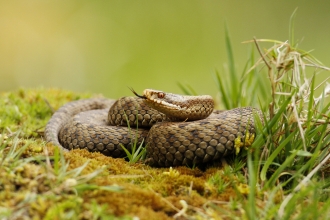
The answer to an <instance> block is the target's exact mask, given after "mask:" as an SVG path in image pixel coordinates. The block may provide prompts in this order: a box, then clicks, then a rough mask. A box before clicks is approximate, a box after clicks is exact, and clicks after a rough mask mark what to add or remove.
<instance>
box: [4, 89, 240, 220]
mask: <svg viewBox="0 0 330 220" xmlns="http://www.w3.org/2000/svg"><path fill="white" fill-rule="evenodd" d="M85 97H89V95H80V94H74V93H72V92H67V91H62V90H57V89H29V90H23V89H21V90H19V91H17V92H13V93H3V94H1V96H0V104H1V106H2V107H1V108H0V114H1V115H3V116H4V117H2V118H1V126H0V129H1V133H2V134H3V135H2V138H4V140H3V151H1V152H2V155H1V156H2V161H6V163H4V162H3V163H2V166H1V168H0V179H1V181H0V187H1V188H0V189H1V191H0V206H1V207H5V208H4V209H3V210H0V215H2V216H6V215H9V216H17V215H20V214H22V215H23V214H28V215H29V216H31V217H33V218H34V219H69V218H71V219H88V218H89V217H91V216H112V217H114V216H118V217H119V216H122V217H121V218H123V219H127V218H131V217H134V216H139V217H140V219H171V218H172V217H173V215H174V214H176V213H177V211H178V210H180V209H181V208H182V204H181V203H180V200H184V201H186V202H187V203H188V204H189V205H190V206H191V207H195V208H200V209H201V210H203V204H205V203H207V202H208V201H209V199H225V200H226V201H229V198H230V197H236V196H235V194H236V192H235V190H231V191H230V190H227V191H226V193H225V194H223V195H222V194H221V193H220V192H219V191H218V190H217V189H216V187H210V185H209V184H207V180H208V179H209V178H210V176H212V175H215V174H216V173H217V172H218V171H219V169H220V168H219V167H214V168H209V169H207V170H206V171H205V172H203V171H201V170H199V169H198V168H194V169H191V168H188V167H177V168H174V169H172V170H169V169H168V168H152V167H149V166H147V165H145V164H143V163H135V164H129V163H128V162H126V161H125V160H124V159H121V158H119V159H114V158H111V157H106V156H104V155H102V154H100V153H91V152H88V151H86V150H73V151H70V152H65V153H64V155H63V156H64V157H63V159H64V160H63V161H62V160H61V161H59V167H60V168H58V169H61V167H63V166H67V170H66V171H64V170H62V171H61V170H58V171H55V170H53V168H54V166H53V165H52V164H50V165H49V164H48V165H47V158H48V157H50V160H49V159H48V161H53V159H52V158H53V156H54V153H55V152H54V150H55V147H54V146H52V145H51V144H45V143H44V141H43V139H42V134H43V133H42V131H43V129H44V127H45V125H46V123H47V121H48V120H49V118H50V117H51V115H52V112H53V111H54V110H56V109H58V108H59V107H60V106H61V105H63V104H64V103H66V102H69V101H72V100H76V99H80V98H85ZM15 134H19V139H16V140H15V139H13V138H10V137H13V136H15ZM14 146H15V149H16V150H15V151H13V152H17V151H19V152H20V153H18V154H15V156H13V158H12V159H11V160H12V161H15V164H16V165H13V164H10V163H9V161H7V160H6V159H5V158H7V159H8V155H9V154H10V155H13V154H11V153H12V151H11V150H10V149H13V148H14ZM45 149H46V151H45ZM45 156H46V157H45ZM31 158H34V159H31ZM38 158H39V159H38ZM42 158H44V159H42ZM27 159H28V160H29V161H30V162H29V161H27ZM33 161H35V162H33ZM31 162H33V163H31ZM51 163H52V162H51ZM53 163H55V162H53ZM66 164H67V165H66ZM49 166H50V167H49ZM80 167H83V169H81V168H80ZM77 169H81V172H80V173H79V175H78V176H77V177H76V178H74V177H72V176H70V172H77ZM100 169H101V170H100ZM96 170H100V172H99V173H98V174H97V176H96V177H95V178H92V179H89V180H88V181H87V182H83V183H82V182H81V185H80V188H79V187H77V186H76V185H75V184H80V183H79V181H80V180H79V178H80V177H81V178H82V177H86V176H88V175H90V174H93V172H95V171H96ZM54 171H55V172H54ZM61 172H62V174H61V175H62V176H60V174H56V173H61ZM63 173H64V174H63ZM76 179H77V181H76ZM71 180H73V183H72V182H70V181H71ZM75 181H76V182H75ZM68 183H71V184H72V186H71V185H70V184H69V185H68ZM82 184H85V185H82ZM109 186H120V189H121V190H119V191H118V190H108V189H109V188H106V187H109ZM102 187H103V188H102ZM104 187H105V188H104ZM78 189H79V190H78ZM81 189H83V190H81ZM27 198H29V199H27ZM20 204H24V208H23V207H20ZM96 204H97V205H96ZM17 207H20V208H17ZM93 207H94V209H95V211H94V212H91V208H93ZM96 207H103V208H100V209H97V210H96ZM202 212H203V211H202ZM15 213H16V214H15ZM188 213H189V214H190V215H197V213H196V212H195V211H193V212H191V211H189V212H188Z"/></svg>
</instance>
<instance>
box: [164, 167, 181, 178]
mask: <svg viewBox="0 0 330 220" xmlns="http://www.w3.org/2000/svg"><path fill="white" fill-rule="evenodd" d="M163 174H164V175H168V176H171V177H177V176H179V175H180V173H179V171H177V170H174V169H173V168H172V167H170V170H169V172H163Z"/></svg>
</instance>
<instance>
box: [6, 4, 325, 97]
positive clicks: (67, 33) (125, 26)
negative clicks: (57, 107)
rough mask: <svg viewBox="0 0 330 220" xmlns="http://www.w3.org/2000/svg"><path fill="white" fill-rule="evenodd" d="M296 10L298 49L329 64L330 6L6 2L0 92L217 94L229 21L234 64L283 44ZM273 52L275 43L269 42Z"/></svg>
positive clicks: (224, 60) (243, 62)
mask: <svg viewBox="0 0 330 220" xmlns="http://www.w3.org/2000/svg"><path fill="white" fill-rule="evenodd" d="M296 8H298V10H297V14H296V19H295V23H294V24H295V38H296V39H297V40H299V41H300V44H299V47H300V48H302V49H304V50H314V51H313V53H312V54H313V55H314V56H315V57H317V58H318V59H319V60H320V61H322V62H323V64H325V65H327V66H329V65H330V59H329V55H330V28H329V24H330V1H324V0H314V1H307V0H290V1H288V0H278V1H262V0H232V1H228V0H227V1H226V0H204V1H201V0H199V1H197V0H182V1H181V0H166V1H151V0H145V1H133V0H118V1H117V0H116V1H113V0H109V1H104V0H93V1H84V0H62V1H60V0H57V1H52V0H49V1H42V0H29V1H7V0H6V1H3V0H1V1H0V91H12V90H15V89H17V88H20V87H25V88H26V87H28V88H31V87H32V88H34V87H41V86H43V87H57V88H63V89H68V90H72V91H75V92H90V93H102V94H104V95H105V96H107V97H111V98H117V97H120V96H125V95H130V94H131V92H130V91H129V89H128V88H127V87H133V88H134V89H135V90H136V91H137V92H139V93H141V92H142V90H143V89H145V88H155V89H159V90H165V91H168V92H179V93H180V92H181V90H180V88H179V87H178V85H177V83H178V82H180V83H183V84H189V85H191V86H192V87H193V88H194V89H195V90H196V91H197V92H198V93H199V94H210V95H213V96H214V95H216V92H217V87H216V83H215V81H214V71H215V70H216V69H217V70H218V71H219V72H220V73H221V74H222V76H223V77H227V76H226V71H225V69H226V62H227V57H226V51H225V40H224V39H225V34H224V33H225V31H224V30H225V28H224V26H225V22H226V23H227V25H228V27H229V31H230V36H231V42H232V45H233V50H234V57H235V61H236V68H237V70H238V71H239V72H240V71H242V70H243V67H244V65H245V62H246V60H247V58H248V53H249V50H250V49H251V46H252V45H249V44H242V42H243V41H246V40H251V39H252V38H253V37H254V36H255V37H257V38H268V39H277V40H281V41H286V40H288V38H289V21H290V16H291V14H292V13H293V11H294V10H295V9H296ZM269 46H272V45H269Z"/></svg>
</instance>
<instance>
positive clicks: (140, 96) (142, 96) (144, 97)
mask: <svg viewBox="0 0 330 220" xmlns="http://www.w3.org/2000/svg"><path fill="white" fill-rule="evenodd" d="M128 88H129V87H128ZM129 89H130V90H131V91H132V92H133V93H134V95H136V96H137V97H139V98H141V99H147V97H146V96H144V95H139V94H137V93H136V92H135V90H134V89H133V88H129Z"/></svg>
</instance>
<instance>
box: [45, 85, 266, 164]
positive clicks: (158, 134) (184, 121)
mask: <svg viewBox="0 0 330 220" xmlns="http://www.w3.org/2000/svg"><path fill="white" fill-rule="evenodd" d="M133 92H134V91H133ZM134 93H135V92H134ZM135 95H136V97H123V98H120V99H118V100H111V99H105V98H94V99H85V100H78V101H73V102H69V103H67V104H65V105H64V106H62V107H61V108H60V109H59V110H58V111H56V112H55V113H54V114H53V116H52V118H51V119H50V120H49V122H48V124H47V126H46V129H45V138H46V141H48V142H51V143H53V144H54V145H57V146H60V147H62V148H64V149H68V150H71V149H76V148H82V149H87V150H89V151H91V152H101V153H103V154H105V155H107V156H112V157H124V156H125V155H126V154H125V152H124V150H123V149H122V145H123V146H124V147H125V148H127V149H131V145H132V143H133V142H134V141H137V143H138V144H140V143H142V142H143V141H144V142H145V143H146V150H147V155H146V157H147V160H146V161H148V163H149V164H151V165H153V166H161V167H169V166H180V165H189V166H192V165H198V164H205V163H209V162H212V161H216V160H218V159H220V158H221V157H223V156H226V155H229V154H234V153H235V152H236V153H237V152H238V151H239V149H240V148H241V147H248V146H250V145H251V144H252V142H253V139H254V135H255V126H254V116H255V115H259V117H260V118H262V114H261V112H260V110H258V109H256V108H252V107H242V108H235V109H232V110H226V111H219V110H218V111H217V110H213V106H214V102H213V99H212V97H211V96H183V95H176V94H171V93H165V92H162V91H158V90H150V89H146V90H144V93H143V95H142V96H140V95H138V94H136V93H135ZM127 122H128V123H129V127H130V128H128V127H127Z"/></svg>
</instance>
